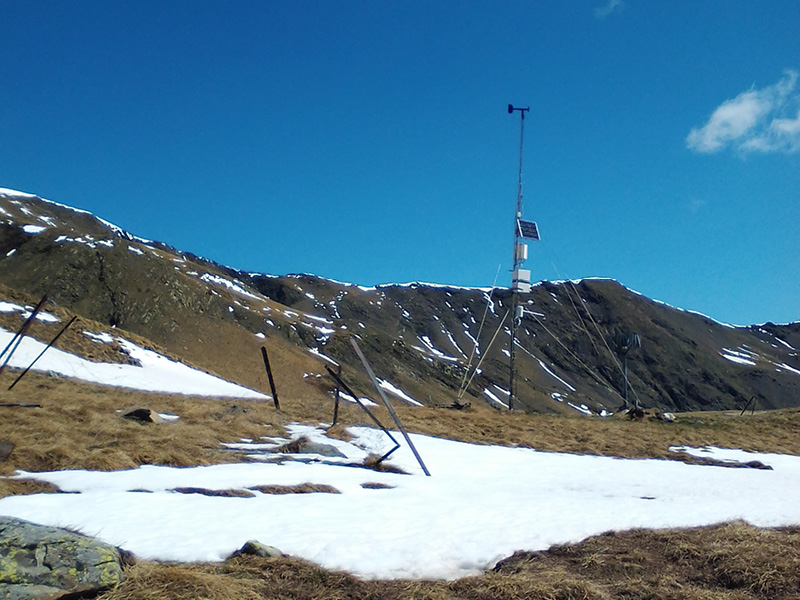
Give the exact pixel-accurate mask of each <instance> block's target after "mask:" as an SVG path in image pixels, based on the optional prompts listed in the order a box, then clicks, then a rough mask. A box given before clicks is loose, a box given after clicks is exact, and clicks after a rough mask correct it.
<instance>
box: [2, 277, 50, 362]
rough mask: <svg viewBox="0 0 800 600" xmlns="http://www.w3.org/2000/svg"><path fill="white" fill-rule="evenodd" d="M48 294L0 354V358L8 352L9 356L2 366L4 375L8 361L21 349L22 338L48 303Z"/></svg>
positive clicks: (46, 293)
mask: <svg viewBox="0 0 800 600" xmlns="http://www.w3.org/2000/svg"><path fill="white" fill-rule="evenodd" d="M48 293H49V292H45V294H44V296H42V299H41V300H39V304H37V305H36V307H35V308H34V309H33V312H31V314H30V316H29V317H28V318H27V319H26V320H25V322H24V323H23V324H22V327H20V329H19V331H17V333H16V335H15V336H14V337H13V338H11V341H10V342H9V343H8V346H6V347H5V348H4V349H3V351H2V352H0V357H1V356H3V355H4V354H5V353H6V352H8V356H6V358H5V361H3V364H2V365H0V373H2V372H3V370H4V369H5V368H6V365H7V364H8V361H10V360H11V357H12V356H13V355H14V352H16V351H17V348H18V347H19V345H20V343H22V338H23V337H25V334H26V333H27V332H28V328H29V327H30V326H31V324H32V323H33V321H34V319H36V315H38V314H39V311H40V310H42V307H43V306H44V303H45V302H47V296H48ZM12 346H13V347H12Z"/></svg>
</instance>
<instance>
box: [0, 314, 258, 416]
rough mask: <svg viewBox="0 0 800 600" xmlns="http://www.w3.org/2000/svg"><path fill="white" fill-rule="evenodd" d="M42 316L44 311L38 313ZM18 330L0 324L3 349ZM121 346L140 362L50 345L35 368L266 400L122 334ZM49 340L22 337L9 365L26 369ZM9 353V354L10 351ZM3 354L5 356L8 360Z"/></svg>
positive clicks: (140, 386) (105, 339) (120, 383)
mask: <svg viewBox="0 0 800 600" xmlns="http://www.w3.org/2000/svg"><path fill="white" fill-rule="evenodd" d="M38 316H39V317H40V318H41V317H42V315H41V314H40V315H38ZM13 337H14V334H13V333H11V332H10V331H7V330H5V329H3V328H0V349H2V348H5V347H6V346H7V345H8V343H9V342H10V341H11V339H12V338H13ZM92 339H94V340H95V341H96V342H97V343H111V342H113V341H114V338H113V337H112V336H111V334H109V333H108V332H102V333H100V334H96V335H94V337H92ZM116 340H117V342H118V343H119V345H120V347H121V348H123V349H124V350H125V351H126V352H127V353H128V355H129V356H130V357H131V358H133V359H135V360H136V361H138V362H139V365H130V364H117V363H97V362H92V361H89V360H85V359H83V358H81V357H79V356H75V355H74V354H70V353H69V352H64V351H63V350H59V349H58V348H50V349H49V350H47V352H45V353H44V355H43V356H42V357H41V358H40V359H39V360H38V361H37V362H36V364H35V365H34V367H33V370H35V371H46V372H50V373H56V374H58V375H63V376H65V377H73V378H75V379H81V380H83V381H88V382H91V383H100V384H103V385H110V386H115V387H125V388H132V389H137V390H144V391H147V392H163V393H167V394H187V395H196V396H225V397H234V398H253V399H260V400H266V399H268V398H269V396H266V395H264V394H262V393H260V392H256V391H254V390H251V389H248V388H245V387H242V386H240V385H236V384H235V383H231V382H230V381H225V380H224V379H220V378H219V377H215V376H213V375H209V374H208V373H204V372H203V371H198V370H197V369H193V368H191V367H189V366H187V365H184V364H183V363H179V362H176V361H174V360H170V359H168V358H167V357H165V356H162V355H161V354H158V353H157V352H153V351H152V350H147V349H145V348H142V347H140V346H137V345H136V344H134V343H133V342H131V341H129V340H126V339H124V338H121V337H117V338H116ZM44 348H45V344H43V343H41V342H39V341H37V340H35V339H33V338H31V337H25V338H23V339H22V342H21V343H20V345H19V347H18V348H17V350H16V351H15V352H14V354H13V355H12V357H11V360H10V361H9V363H8V365H9V366H10V367H17V368H20V369H24V368H26V367H28V365H30V364H31V363H32V362H33V360H34V359H35V358H36V357H37V356H38V355H39V354H40V353H41V352H42V350H44ZM6 356H7V355H6ZM5 358H6V357H5V356H3V360H5Z"/></svg>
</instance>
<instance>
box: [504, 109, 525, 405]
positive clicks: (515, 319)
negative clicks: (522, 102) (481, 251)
mask: <svg viewBox="0 0 800 600" xmlns="http://www.w3.org/2000/svg"><path fill="white" fill-rule="evenodd" d="M514 111H519V176H518V179H517V210H516V212H515V213H514V259H513V262H512V265H513V268H512V269H511V345H510V348H509V352H510V354H509V382H508V409H509V410H514V399H515V398H516V396H517V383H516V377H515V371H514V361H515V359H516V355H517V349H516V342H517V328H518V327H519V324H520V321H521V320H522V311H521V310H519V309H521V308H522V307H521V306H519V292H520V291H521V290H522V289H523V288H525V287H527V290H530V274H529V273H528V274H527V275H528V276H527V277H526V276H525V274H526V273H525V271H523V270H521V268H520V267H522V263H523V262H524V261H525V259H526V258H527V249H528V247H527V246H526V245H525V244H523V243H522V239H523V235H522V231H521V228H520V219H521V218H522V142H523V135H524V132H525V113H526V112H528V111H530V107H525V108H516V107H514V106H513V105H511V104H509V105H508V114H513V113H514ZM527 290H526V291H527Z"/></svg>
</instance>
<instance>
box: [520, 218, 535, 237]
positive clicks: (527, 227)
mask: <svg viewBox="0 0 800 600" xmlns="http://www.w3.org/2000/svg"><path fill="white" fill-rule="evenodd" d="M517 233H518V234H519V236H520V237H522V238H525V239H526V240H538V239H539V228H538V227H536V223H534V222H533V221H523V220H522V219H517Z"/></svg>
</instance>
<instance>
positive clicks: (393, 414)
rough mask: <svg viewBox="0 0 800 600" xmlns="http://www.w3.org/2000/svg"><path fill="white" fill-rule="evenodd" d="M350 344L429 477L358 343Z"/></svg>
mask: <svg viewBox="0 0 800 600" xmlns="http://www.w3.org/2000/svg"><path fill="white" fill-rule="evenodd" d="M350 344H352V346H353V348H354V349H355V351H356V354H358V358H359V359H360V360H361V363H362V364H363V365H364V368H365V369H366V371H367V375H369V378H370V379H371V380H372V385H374V386H375V389H376V390H377V391H378V395H379V396H380V397H381V400H383V403H384V404H385V405H386V409H387V410H388V411H389V414H390V415H391V416H392V419H393V420H394V422H395V425H397V427H398V429H400V433H402V434H403V437H404V438H405V440H406V443H407V444H408V447H409V448H411V452H413V453H414V457H415V458H416V459H417V462H418V463H419V466H420V467H422V472H423V473H425V475H427V476H428V477H430V476H431V474H430V472H429V471H428V467H426V466H425V463H424V462H422V457H421V456H420V455H419V452H417V449H416V448H415V447H414V442H412V441H411V437H410V436H409V435H408V432H407V431H406V428H405V427H403V424H402V423H401V422H400V418H399V417H398V416H397V413H396V412H394V408H392V405H391V403H390V402H389V399H388V398H387V397H386V394H385V393H384V392H383V388H381V386H380V385H379V384H378V379H377V378H376V377H375V373H373V372H372V367H370V366H369V363H368V362H367V357H366V356H364V353H363V352H361V348H359V346H358V342H357V341H356V338H354V337H351V338H350Z"/></svg>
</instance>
